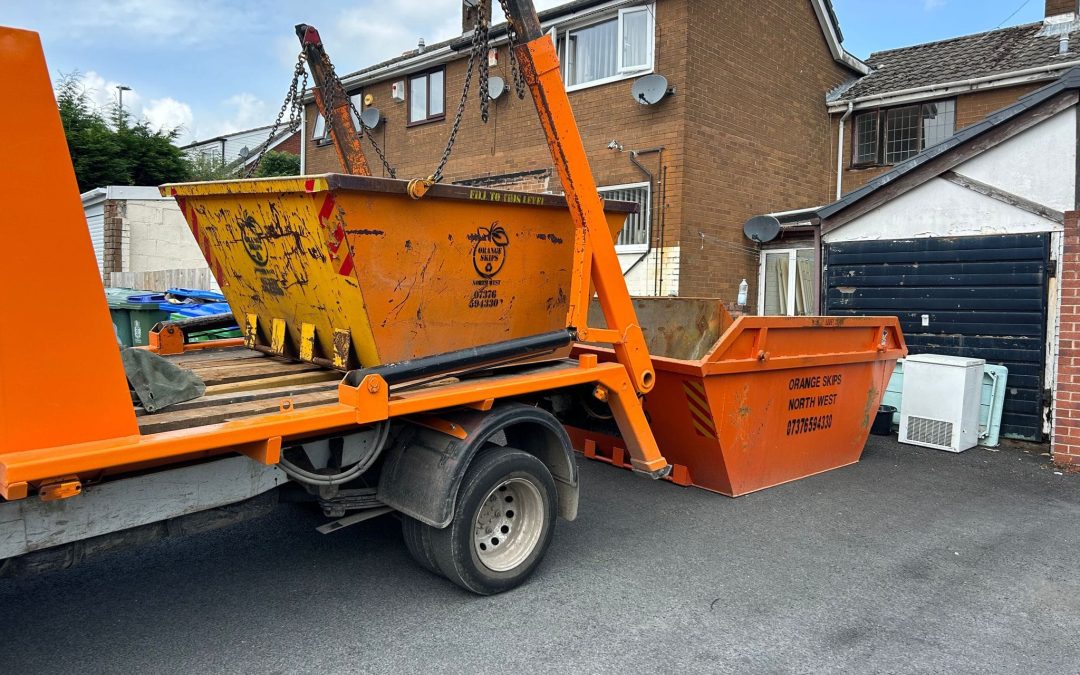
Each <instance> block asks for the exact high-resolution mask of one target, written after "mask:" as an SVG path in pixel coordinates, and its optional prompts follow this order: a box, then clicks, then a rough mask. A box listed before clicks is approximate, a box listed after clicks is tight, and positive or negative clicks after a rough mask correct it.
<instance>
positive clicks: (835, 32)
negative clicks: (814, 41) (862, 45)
mask: <svg viewBox="0 0 1080 675" xmlns="http://www.w3.org/2000/svg"><path fill="white" fill-rule="evenodd" d="M810 5H811V6H812V7H813V8H814V14H815V15H817V20H818V23H819V24H821V32H822V33H824V34H825V42H826V43H828V45H829V52H830V53H832V57H833V60H835V61H836V62H837V63H839V64H840V65H843V66H847V67H848V68H850V69H851V70H854V71H855V72H857V73H860V74H862V75H869V74H870V66H868V65H866V64H865V63H863V61H862V60H861V59H859V58H858V57H856V56H855V55H853V54H851V53H849V52H848V51H847V50H846V49H844V36H843V33H841V32H840V25H839V21H837V20H836V14H835V12H833V10H832V5H831V3H830V2H829V1H828V0H810Z"/></svg>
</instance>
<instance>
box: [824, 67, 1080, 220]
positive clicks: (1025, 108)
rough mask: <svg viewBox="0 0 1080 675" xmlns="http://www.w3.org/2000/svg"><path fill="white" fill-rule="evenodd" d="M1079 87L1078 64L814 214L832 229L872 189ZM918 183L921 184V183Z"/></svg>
mask: <svg viewBox="0 0 1080 675" xmlns="http://www.w3.org/2000/svg"><path fill="white" fill-rule="evenodd" d="M1078 90H1080V67H1075V68H1073V69H1071V70H1069V71H1068V72H1066V73H1065V74H1064V75H1062V76H1061V77H1059V78H1057V79H1056V80H1055V81H1054V82H1052V83H1050V84H1048V85H1047V86H1045V87H1043V88H1041V89H1039V90H1037V91H1033V92H1031V93H1030V94H1027V95H1026V96H1023V97H1021V98H1020V99H1019V100H1017V102H1016V103H1013V104H1012V105H1010V106H1006V107H1004V108H1001V109H1000V110H997V111H995V112H992V113H990V114H989V115H987V116H986V118H985V119H983V120H982V121H981V122H977V123H975V124H973V125H971V126H969V127H967V128H965V129H962V130H960V131H958V132H957V133H955V134H953V135H952V136H950V137H949V138H948V139H946V140H944V141H942V142H941V143H938V144H937V145H935V146H932V147H930V148H927V149H926V150H923V151H922V152H920V153H919V154H918V155H915V156H914V157H912V158H911V159H908V160H907V161H905V162H902V163H901V164H898V165H896V166H895V167H893V169H891V170H890V171H887V172H885V173H883V174H882V175H880V176H878V177H877V178H875V179H873V180H871V181H870V182H868V183H867V184H866V185H864V186H862V187H860V188H858V189H857V190H853V191H851V192H849V193H848V194H846V195H844V196H843V197H841V198H840V199H838V200H837V201H835V202H833V203H832V204H829V205H828V206H825V207H822V208H821V209H819V210H818V212H817V214H818V217H819V218H821V220H822V221H823V228H822V229H823V231H829V230H831V229H834V228H830V227H828V224H827V223H826V222H825V221H827V220H829V219H830V218H833V217H835V216H836V215H838V214H840V213H841V212H842V211H845V210H847V209H848V208H850V207H852V206H854V205H855V204H856V203H858V202H861V201H862V200H863V199H865V198H867V197H869V196H870V195H871V194H873V193H874V192H877V191H878V190H879V189H881V188H883V187H885V186H886V185H889V184H890V183H893V182H894V181H896V180H897V179H899V178H901V177H902V176H905V175H907V174H908V173H911V172H912V171H915V170H916V169H918V168H919V167H921V166H923V165H924V164H926V163H928V162H930V161H931V160H933V159H936V158H938V157H941V156H942V155H945V154H947V153H949V152H952V151H953V150H955V149H957V148H960V147H961V146H966V145H967V144H968V143H970V142H972V141H974V140H975V139H977V138H978V137H980V136H982V135H983V134H986V133H988V132H990V131H991V130H993V129H995V128H997V127H999V126H1001V125H1002V124H1004V123H1006V122H1008V121H1010V120H1012V119H1015V118H1017V117H1019V116H1021V115H1023V114H1025V113H1027V112H1029V111H1030V110H1032V109H1035V108H1038V107H1040V106H1042V105H1043V104H1049V103H1050V102H1051V101H1053V100H1056V99H1058V98H1059V97H1062V96H1063V95H1065V94H1073V96H1074V97H1075V93H1076V92H1077V91H1078ZM931 178H933V176H931V177H929V178H927V180H930V179H931ZM923 182H925V181H923ZM919 184H920V185H921V184H922V183H919ZM914 187H917V185H915V186H912V189H913V188H914ZM842 224H843V223H840V224H839V226H842Z"/></svg>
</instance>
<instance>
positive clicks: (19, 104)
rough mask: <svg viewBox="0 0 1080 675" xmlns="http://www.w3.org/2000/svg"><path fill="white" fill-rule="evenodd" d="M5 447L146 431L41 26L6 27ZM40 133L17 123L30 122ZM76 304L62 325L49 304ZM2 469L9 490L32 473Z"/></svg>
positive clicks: (0, 363)
mask: <svg viewBox="0 0 1080 675" xmlns="http://www.w3.org/2000/svg"><path fill="white" fill-rule="evenodd" d="M0 89H2V90H3V91H10V92H16V91H17V92H19V95H18V96H15V97H13V98H12V99H11V100H10V101H9V104H8V105H4V106H0V128H4V129H7V130H8V133H7V134H6V135H5V138H4V142H3V143H0V219H2V228H3V232H4V247H5V250H6V251H7V255H5V256H4V283H3V284H0V307H2V308H3V311H0V450H2V451H3V452H4V453H10V452H18V451H22V450H33V449H36V448H46V447H52V446H59V445H68V444H73V443H81V442H87V441H96V440H102V439H107V438H118V437H123V436H133V435H135V434H137V433H138V431H137V428H136V425H135V413H134V410H133V408H132V405H131V398H130V397H129V395H128V388H127V383H126V381H125V378H124V371H123V366H122V365H121V363H120V350H119V348H118V347H117V342H116V335H115V332H114V330H113V327H112V324H111V323H110V321H109V312H108V308H107V306H106V302H105V292H104V289H103V287H102V283H101V272H100V270H98V269H97V266H96V265H95V262H94V261H95V258H94V251H93V246H92V244H91V242H90V232H89V230H88V228H87V225H86V217H85V216H84V215H83V211H82V204H81V203H80V201H79V197H78V193H79V191H78V189H77V185H76V182H75V174H74V171H73V170H72V165H71V157H70V155H69V153H68V146H67V142H66V140H65V138H64V129H63V127H62V125H61V123H60V114H59V111H58V109H57V107H56V98H55V95H54V94H53V88H52V83H51V82H50V81H49V72H48V70H47V68H46V65H45V56H44V54H43V52H42V49H41V42H40V40H39V39H38V36H37V34H36V33H31V32H29V31H23V30H16V29H12V28H0ZM28 121H29V122H30V123H32V124H33V128H34V130H33V133H15V131H14V130H16V129H23V128H25V127H26V125H27V122H28ZM60 299H62V300H63V303H64V306H65V307H69V308H71V309H70V312H69V313H68V315H67V317H66V318H67V321H66V323H65V325H63V326H59V325H56V314H55V312H53V311H52V310H51V309H49V307H50V306H51V305H52V304H53V303H54V302H56V301H57V300H60ZM2 478H3V477H2V476H0V486H2V489H0V492H2V493H3V496H4V497H5V498H11V497H18V496H21V495H20V491H21V490H25V487H26V486H25V484H21V486H20V484H14V485H13V484H9V483H7V482H6V481H4V480H3V479H2Z"/></svg>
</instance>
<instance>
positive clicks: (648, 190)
mask: <svg viewBox="0 0 1080 675" xmlns="http://www.w3.org/2000/svg"><path fill="white" fill-rule="evenodd" d="M596 189H597V191H598V192H599V193H600V196H601V197H603V196H604V193H605V192H613V191H615V190H638V189H644V190H645V225H646V229H645V243H644V244H623V245H618V244H617V245H616V246H615V252H616V253H645V252H646V251H648V250H649V240H650V239H652V185H651V184H650V183H647V182H646V183H626V184H623V185H602V186H600V187H598V188H596Z"/></svg>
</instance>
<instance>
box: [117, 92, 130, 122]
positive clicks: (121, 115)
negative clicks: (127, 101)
mask: <svg viewBox="0 0 1080 675" xmlns="http://www.w3.org/2000/svg"><path fill="white" fill-rule="evenodd" d="M116 91H117V92H118V93H119V95H120V109H119V112H118V113H117V120H116V126H117V127H122V126H124V92H125V91H131V87H129V86H127V85H126V84H118V85H116Z"/></svg>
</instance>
